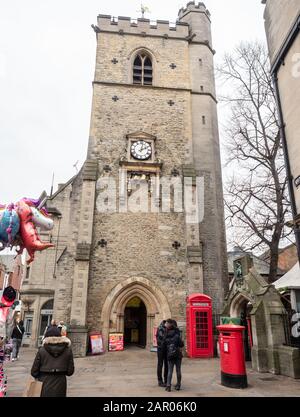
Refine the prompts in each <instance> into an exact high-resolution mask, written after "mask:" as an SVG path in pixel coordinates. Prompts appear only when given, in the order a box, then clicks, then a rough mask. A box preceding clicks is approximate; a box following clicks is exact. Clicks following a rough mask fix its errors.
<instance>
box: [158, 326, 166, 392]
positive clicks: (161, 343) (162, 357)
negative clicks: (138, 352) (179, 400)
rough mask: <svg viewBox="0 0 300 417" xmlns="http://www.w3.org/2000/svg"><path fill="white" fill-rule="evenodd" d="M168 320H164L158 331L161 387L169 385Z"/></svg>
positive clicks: (159, 380) (159, 379)
mask: <svg viewBox="0 0 300 417" xmlns="http://www.w3.org/2000/svg"><path fill="white" fill-rule="evenodd" d="M166 333H167V329H166V320H163V321H162V322H161V323H160V325H159V327H158V329H157V332H156V340H157V379H158V385H159V386H160V387H165V386H166V385H167V377H168V359H167V350H166V345H165V337H166ZM163 369H164V380H163V378H162V372H163Z"/></svg>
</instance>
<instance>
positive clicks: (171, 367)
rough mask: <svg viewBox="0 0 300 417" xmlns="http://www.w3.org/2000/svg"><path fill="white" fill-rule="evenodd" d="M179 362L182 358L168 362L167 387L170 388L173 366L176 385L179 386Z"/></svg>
mask: <svg viewBox="0 0 300 417" xmlns="http://www.w3.org/2000/svg"><path fill="white" fill-rule="evenodd" d="M181 362H182V358H177V359H174V360H172V361H168V369H169V370H168V379H167V387H170V386H171V383H172V376H173V370H174V366H176V375H177V385H179V386H180V385H181Z"/></svg>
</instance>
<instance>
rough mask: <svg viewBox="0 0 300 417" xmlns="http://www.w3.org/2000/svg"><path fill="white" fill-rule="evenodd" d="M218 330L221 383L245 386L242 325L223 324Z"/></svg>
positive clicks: (231, 385) (237, 386)
mask: <svg viewBox="0 0 300 417" xmlns="http://www.w3.org/2000/svg"><path fill="white" fill-rule="evenodd" d="M217 329H218V330H219V332H220V335H219V345H220V356H221V383H222V385H224V386H225V387H229V388H247V386H248V383H247V374H246V365H245V354H244V342H243V331H244V330H245V327H244V326H237V325H234V324H224V325H222V326H217Z"/></svg>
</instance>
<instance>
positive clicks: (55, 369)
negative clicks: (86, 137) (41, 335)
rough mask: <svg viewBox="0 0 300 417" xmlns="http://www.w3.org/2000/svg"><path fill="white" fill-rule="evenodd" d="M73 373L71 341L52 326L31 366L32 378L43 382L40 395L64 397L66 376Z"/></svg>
mask: <svg viewBox="0 0 300 417" xmlns="http://www.w3.org/2000/svg"><path fill="white" fill-rule="evenodd" d="M73 373H74V359H73V353H72V349H71V341H70V340H69V339H68V338H67V337H65V336H61V335H60V330H59V329H58V328H57V327H56V326H52V327H51V328H50V329H49V330H48V331H47V333H46V335H45V339H44V340H43V346H42V347H41V348H40V349H39V350H38V352H37V354H36V357H35V360H34V362H33V365H32V368H31V375H32V376H33V378H36V379H38V380H39V381H41V382H43V386H42V392H41V397H66V396H67V378H66V376H71V375H73Z"/></svg>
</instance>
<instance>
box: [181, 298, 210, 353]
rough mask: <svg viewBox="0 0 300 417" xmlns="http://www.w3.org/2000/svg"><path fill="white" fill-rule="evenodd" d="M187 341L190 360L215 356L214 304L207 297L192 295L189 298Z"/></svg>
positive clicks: (187, 307)
mask: <svg viewBox="0 0 300 417" xmlns="http://www.w3.org/2000/svg"><path fill="white" fill-rule="evenodd" d="M186 340H187V354H188V356H189V357H190V358H212V357H213V356H214V345H213V324H212V302H211V298H210V297H208V296H207V295H204V294H192V295H190V296H189V297H187V306H186Z"/></svg>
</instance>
